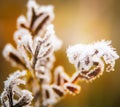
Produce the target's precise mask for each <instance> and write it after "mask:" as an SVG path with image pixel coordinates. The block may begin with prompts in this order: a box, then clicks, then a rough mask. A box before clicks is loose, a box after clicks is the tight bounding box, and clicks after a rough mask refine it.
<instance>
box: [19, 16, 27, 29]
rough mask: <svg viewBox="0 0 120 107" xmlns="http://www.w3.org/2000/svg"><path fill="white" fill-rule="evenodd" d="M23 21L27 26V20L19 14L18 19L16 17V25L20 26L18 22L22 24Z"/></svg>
mask: <svg viewBox="0 0 120 107" xmlns="http://www.w3.org/2000/svg"><path fill="white" fill-rule="evenodd" d="M23 23H24V24H25V25H26V26H28V22H27V20H26V18H25V16H23V15H21V16H19V17H18V19H17V27H18V28H20V27H21V25H20V24H23Z"/></svg>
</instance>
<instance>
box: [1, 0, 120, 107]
mask: <svg viewBox="0 0 120 107" xmlns="http://www.w3.org/2000/svg"><path fill="white" fill-rule="evenodd" d="M37 2H38V3H40V4H41V5H42V4H44V5H47V4H52V5H54V7H55V9H54V11H55V20H54V22H53V23H54V25H55V31H56V34H57V35H58V36H59V38H61V39H62V40H63V47H62V49H61V50H59V51H58V52H57V53H56V62H55V66H58V65H63V66H64V68H65V71H66V72H67V73H68V74H70V75H71V74H72V73H73V72H75V69H74V66H73V65H71V64H69V62H68V59H67V57H66V53H65V50H66V48H67V47H68V46H69V45H72V44H76V43H91V42H94V41H98V40H102V39H105V40H112V45H113V46H114V47H115V48H116V49H117V52H118V53H120V1H119V0H37ZM26 3H27V0H0V92H2V90H3V81H4V80H6V78H7V77H8V75H9V74H10V73H12V72H13V71H15V70H16V68H13V67H11V65H10V64H9V63H8V62H7V61H6V60H5V59H4V58H3V56H2V50H3V48H4V46H5V44H7V43H12V44H14V45H15V43H14V41H13V33H14V31H15V30H16V20H17V17H18V16H19V15H21V14H25V13H26ZM119 65H120V60H118V61H117V62H116V67H115V72H111V73H106V72H104V75H103V76H101V77H100V78H99V79H96V80H95V81H93V82H92V83H85V82H83V83H80V85H81V87H82V90H81V93H80V94H79V95H76V96H67V97H66V98H64V99H63V100H61V101H60V102H59V103H58V104H56V105H55V107H119V106H120V83H119V82H120V72H119V69H120V66H119Z"/></svg>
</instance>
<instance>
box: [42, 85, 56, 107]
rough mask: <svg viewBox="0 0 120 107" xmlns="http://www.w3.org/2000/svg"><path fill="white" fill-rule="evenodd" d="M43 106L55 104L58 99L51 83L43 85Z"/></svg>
mask: <svg viewBox="0 0 120 107" xmlns="http://www.w3.org/2000/svg"><path fill="white" fill-rule="evenodd" d="M42 88H43V106H47V105H53V104H55V103H56V102H57V101H58V98H57V96H56V94H55V93H54V91H53V90H52V87H51V86H50V85H47V84H46V85H43V86H42ZM46 90H47V91H48V93H49V98H46Z"/></svg>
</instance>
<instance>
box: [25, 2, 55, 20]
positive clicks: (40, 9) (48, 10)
mask: <svg viewBox="0 0 120 107" xmlns="http://www.w3.org/2000/svg"><path fill="white" fill-rule="evenodd" d="M27 8H28V13H27V18H28V20H29V21H31V19H30V18H31V15H32V11H31V9H32V8H34V9H35V12H36V14H37V15H38V14H39V13H42V12H43V13H47V14H49V15H50V17H51V21H52V20H53V19H54V13H53V9H54V7H53V6H52V5H49V6H41V5H38V4H37V3H36V2H35V0H29V2H28V4H27Z"/></svg>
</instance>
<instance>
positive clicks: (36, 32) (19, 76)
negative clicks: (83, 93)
mask: <svg viewBox="0 0 120 107" xmlns="http://www.w3.org/2000/svg"><path fill="white" fill-rule="evenodd" d="M27 9H28V11H27V15H26V16H23V15H21V16H20V17H19V18H18V21H17V31H16V32H15V33H14V40H15V43H16V45H17V46H16V48H15V47H13V46H12V45H11V44H7V45H6V46H5V48H4V51H3V56H4V57H5V59H6V60H7V61H9V62H10V63H11V64H12V66H14V67H19V69H20V70H19V71H16V72H15V73H13V74H11V75H10V76H9V78H8V79H7V80H6V81H5V82H4V85H5V87H4V91H3V92H2V94H1V103H2V106H3V107H30V106H32V107H48V106H53V105H54V104H55V103H57V102H58V101H59V100H60V99H62V98H63V97H64V96H66V95H67V94H72V95H76V94H78V93H80V89H81V87H80V85H79V84H78V82H77V81H79V80H85V81H92V80H94V79H96V78H97V77H99V76H100V75H102V74H103V72H104V71H107V72H110V71H113V70H114V66H115V61H116V60H117V59H118V58H119V56H118V54H117V52H116V51H115V49H114V48H113V47H112V46H111V42H110V41H100V42H96V43H93V44H89V45H84V44H77V45H75V46H70V47H69V48H68V49H67V56H68V59H69V61H70V63H72V64H74V65H75V67H76V72H75V73H74V74H73V75H72V76H71V77H70V76H68V75H67V73H65V71H64V68H63V67H62V66H61V65H60V66H58V67H57V68H55V70H54V74H53V75H52V72H51V70H52V68H53V63H54V62H55V55H54V52H55V51H57V50H59V49H60V48H61V46H62V41H61V40H60V39H59V38H58V37H57V36H56V34H55V31H54V25H53V24H52V21H53V19H54V13H53V6H40V5H38V4H37V3H36V2H35V1H34V0H29V1H28V4H27ZM21 84H24V85H25V86H23V85H22V86H21ZM23 87H24V88H25V89H24V88H23ZM26 89H27V90H26ZM28 90H29V91H28Z"/></svg>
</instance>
